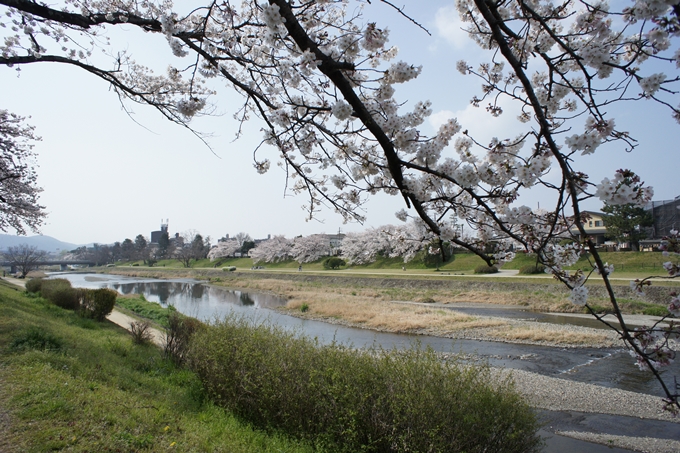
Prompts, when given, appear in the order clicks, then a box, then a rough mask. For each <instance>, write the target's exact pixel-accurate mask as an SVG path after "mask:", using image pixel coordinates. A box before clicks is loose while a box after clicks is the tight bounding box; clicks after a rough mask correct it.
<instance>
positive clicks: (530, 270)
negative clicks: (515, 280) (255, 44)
mask: <svg viewBox="0 0 680 453" xmlns="http://www.w3.org/2000/svg"><path fill="white" fill-rule="evenodd" d="M519 273H520V274H521V275H536V274H544V273H545V266H544V265H542V264H530V265H528V266H523V267H521V268H520V270H519Z"/></svg>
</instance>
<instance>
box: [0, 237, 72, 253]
mask: <svg viewBox="0 0 680 453" xmlns="http://www.w3.org/2000/svg"><path fill="white" fill-rule="evenodd" d="M20 244H28V245H31V246H35V247H37V248H38V250H44V251H46V252H49V253H59V252H61V251H62V250H73V249H75V248H76V247H78V245H76V244H70V243H68V242H62V241H60V240H58V239H54V238H53V237H50V236H14V235H11V234H0V250H7V247H13V246H16V245H20Z"/></svg>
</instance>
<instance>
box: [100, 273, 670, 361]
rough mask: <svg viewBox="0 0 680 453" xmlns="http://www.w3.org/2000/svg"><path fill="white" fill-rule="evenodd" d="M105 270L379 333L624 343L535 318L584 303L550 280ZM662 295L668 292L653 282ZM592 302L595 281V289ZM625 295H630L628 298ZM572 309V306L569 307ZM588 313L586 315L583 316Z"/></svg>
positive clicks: (635, 304)
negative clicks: (245, 297) (247, 297)
mask: <svg viewBox="0 0 680 453" xmlns="http://www.w3.org/2000/svg"><path fill="white" fill-rule="evenodd" d="M105 272H107V273H111V274H118V275H127V276H136V277H146V278H148V277H154V278H189V277H191V278H198V279H203V280H207V282H208V283H209V284H211V285H217V286H224V287H229V288H237V289H242V290H250V291H259V292H266V293H272V294H276V295H278V296H280V297H283V298H285V299H286V300H288V303H287V304H286V306H285V307H283V308H281V309H280V310H281V311H283V312H285V313H286V314H289V315H291V316H295V317H298V318H304V319H310V320H317V321H323V322H326V323H331V324H336V325H344V326H348V327H357V328H362V329H371V330H376V331H380V332H392V333H408V334H415V335H430V336H437V337H444V338H452V339H474V340H485V341H498V342H508V343H518V344H532V345H541V346H552V347H561V348H578V347H591V348H592V347H595V348H610V347H618V346H623V345H622V344H621V342H620V340H619V339H618V336H617V334H616V332H614V331H613V330H611V329H598V328H593V327H587V326H581V325H574V324H578V322H575V323H571V324H569V323H560V322H558V320H557V319H556V321H555V322H537V321H536V320H535V319H533V317H532V313H533V312H551V313H561V314H568V313H575V312H577V311H580V310H582V308H581V307H577V306H575V305H573V304H572V303H571V302H570V301H569V299H568V295H569V293H568V291H566V289H564V288H562V287H561V286H559V285H555V284H545V283H536V284H527V283H517V282H514V281H504V280H503V279H485V280H481V281H479V280H472V281H469V280H461V279H455V280H451V279H413V278H361V277H348V276H344V275H337V274H331V275H318V274H306V273H304V272H297V273H268V272H260V271H256V272H223V271H219V270H211V269H128V268H113V269H106V270H105ZM655 289H656V290H657V291H656V292H655V294H656V295H657V296H658V297H659V298H661V296H662V294H664V293H665V291H667V289H665V288H655ZM617 291H619V292H620V293H621V297H622V299H621V302H622V306H623V307H624V309H625V308H628V309H629V310H630V311H635V310H638V311H641V310H643V309H646V307H649V306H652V307H658V305H656V304H654V303H653V302H650V301H649V300H647V301H642V300H639V299H632V298H631V297H633V296H634V294H633V293H632V292H631V291H630V288H628V287H617ZM591 292H592V293H593V294H594V295H593V298H592V301H593V303H594V304H597V303H598V301H599V303H602V304H604V302H603V300H604V298H603V295H600V296H599V297H600V299H599V300H598V292H601V291H599V288H593V289H592V291H591ZM626 296H628V298H626ZM469 304H478V305H485V304H486V305H489V306H502V307H504V308H508V309H514V310H515V311H520V310H525V311H526V316H523V317H520V318H518V317H512V318H511V317H507V316H503V314H502V313H496V314H495V315H494V316H485V315H482V314H475V315H468V314H465V313H462V312H461V311H460V310H456V308H460V307H463V306H466V305H469ZM575 314H578V313H575ZM636 316H637V318H634V317H632V316H629V318H628V319H631V320H634V321H636V322H637V324H647V323H653V322H655V321H656V320H658V319H660V317H653V316H640V315H636ZM585 318H586V319H592V318H591V317H589V316H586V317H585ZM598 326H599V324H598Z"/></svg>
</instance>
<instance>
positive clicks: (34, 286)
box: [26, 278, 43, 293]
mask: <svg viewBox="0 0 680 453" xmlns="http://www.w3.org/2000/svg"><path fill="white" fill-rule="evenodd" d="M42 281H43V279H42V278H32V279H30V280H29V281H27V282H26V291H28V292H29V293H39V292H40V288H41V286H42Z"/></svg>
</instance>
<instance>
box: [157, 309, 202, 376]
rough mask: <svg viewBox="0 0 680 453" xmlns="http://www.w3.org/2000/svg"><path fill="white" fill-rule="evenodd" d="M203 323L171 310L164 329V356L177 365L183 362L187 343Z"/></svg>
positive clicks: (187, 347) (187, 346) (187, 348)
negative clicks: (166, 326)
mask: <svg viewBox="0 0 680 453" xmlns="http://www.w3.org/2000/svg"><path fill="white" fill-rule="evenodd" d="M202 325H203V324H202V323H201V322H200V321H199V320H197V319H194V318H189V317H187V316H184V315H183V314H181V313H179V312H177V311H173V312H171V313H170V314H169V315H168V328H167V329H166V331H165V346H164V348H163V350H164V352H165V356H166V357H167V358H169V359H170V360H172V361H173V362H175V364H177V365H182V364H184V362H185V360H186V355H187V351H188V350H189V343H190V341H191V339H192V338H193V336H194V335H195V334H196V332H198V330H199V329H200V328H201V326H202Z"/></svg>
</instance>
